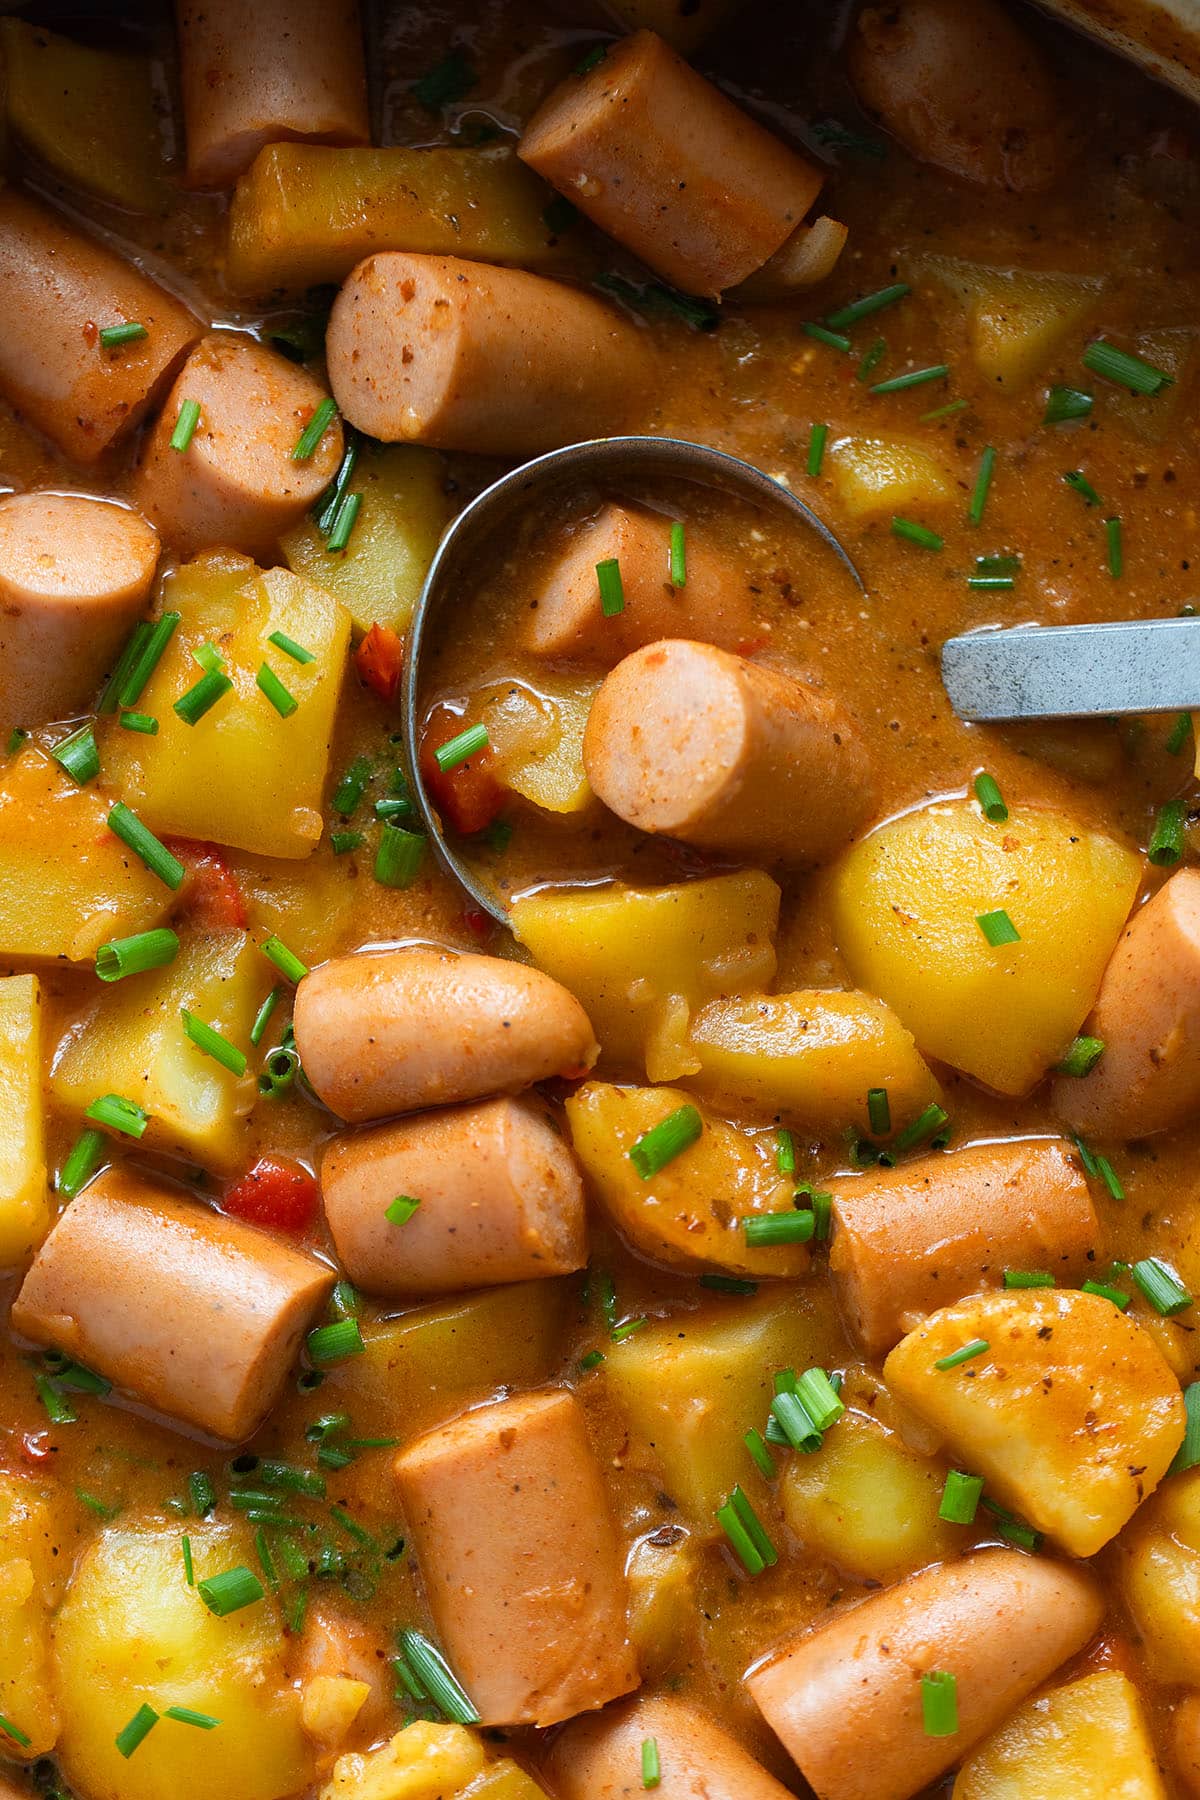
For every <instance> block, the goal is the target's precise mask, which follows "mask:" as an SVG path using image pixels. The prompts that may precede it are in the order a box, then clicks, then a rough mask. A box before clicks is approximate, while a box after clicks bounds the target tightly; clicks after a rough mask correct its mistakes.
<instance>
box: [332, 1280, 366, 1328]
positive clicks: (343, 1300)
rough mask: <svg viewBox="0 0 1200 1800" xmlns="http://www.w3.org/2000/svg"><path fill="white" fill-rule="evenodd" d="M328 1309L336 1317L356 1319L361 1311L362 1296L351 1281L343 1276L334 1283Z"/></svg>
mask: <svg viewBox="0 0 1200 1800" xmlns="http://www.w3.org/2000/svg"><path fill="white" fill-rule="evenodd" d="M329 1310H330V1312H332V1314H333V1316H334V1318H336V1319H357V1317H358V1315H359V1313H360V1312H361V1311H362V1297H361V1296H360V1294H359V1291H358V1289H357V1288H356V1287H355V1286H354V1283H353V1282H351V1281H347V1280H345V1278H343V1279H342V1280H341V1281H338V1282H335V1283H334V1288H333V1292H332V1294H330V1296H329Z"/></svg>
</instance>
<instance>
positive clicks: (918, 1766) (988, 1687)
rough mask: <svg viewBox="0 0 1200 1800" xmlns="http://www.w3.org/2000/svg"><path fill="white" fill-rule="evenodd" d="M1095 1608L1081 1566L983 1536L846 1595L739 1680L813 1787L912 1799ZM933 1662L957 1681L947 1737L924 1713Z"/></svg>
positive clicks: (1070, 1645)
mask: <svg viewBox="0 0 1200 1800" xmlns="http://www.w3.org/2000/svg"><path fill="white" fill-rule="evenodd" d="M1103 1611H1104V1602H1103V1599H1102V1597H1101V1595H1100V1592H1099V1590H1098V1588H1097V1587H1096V1585H1095V1583H1094V1582H1093V1581H1092V1579H1091V1577H1090V1576H1089V1575H1086V1574H1085V1573H1084V1572H1083V1570H1082V1569H1079V1568H1073V1567H1070V1566H1068V1565H1066V1564H1064V1563H1054V1562H1050V1561H1048V1560H1045V1559H1040V1558H1039V1559H1035V1558H1033V1557H1030V1556H1023V1555H1021V1553H1020V1552H1019V1551H1016V1550H980V1551H978V1552H976V1553H975V1554H974V1555H972V1556H964V1557H963V1558H962V1559H961V1561H959V1562H954V1563H941V1564H938V1565H936V1566H935V1567H933V1568H931V1569H925V1570H923V1571H922V1573H921V1574H919V1575H913V1576H911V1577H910V1578H909V1579H908V1580H907V1581H902V1582H900V1584H899V1585H898V1586H897V1587H892V1588H888V1589H886V1590H885V1591H884V1592H883V1593H880V1594H874V1595H872V1596H871V1598H870V1599H868V1600H864V1601H863V1602H862V1603H861V1604H860V1605H858V1606H852V1607H850V1608H848V1609H847V1610H846V1611H845V1612H843V1613H840V1614H839V1615H838V1617H837V1618H835V1619H833V1620H831V1622H830V1623H829V1624H828V1625H821V1626H818V1627H817V1629H816V1630H815V1631H811V1632H808V1633H807V1634H806V1635H805V1636H803V1637H800V1638H798V1639H796V1640H795V1642H793V1643H792V1644H790V1645H787V1646H785V1648H784V1649H782V1650H780V1651H779V1652H777V1653H776V1654H775V1655H773V1656H771V1657H769V1658H768V1659H767V1660H766V1661H765V1662H763V1663H760V1664H759V1666H758V1667H757V1668H756V1669H753V1670H751V1672H750V1674H749V1675H747V1677H746V1685H747V1687H748V1688H749V1690H750V1693H751V1696H752V1697H753V1699H754V1700H755V1702H756V1703H757V1705H758V1707H759V1709H760V1711H761V1712H762V1714H763V1717H764V1718H765V1719H766V1721H767V1723H768V1725H770V1727H771V1729H772V1730H773V1731H775V1732H777V1733H778V1735H779V1737H780V1738H782V1740H783V1742H784V1745H785V1746H786V1748H787V1750H788V1751H789V1753H790V1755H791V1756H792V1757H793V1759H794V1760H795V1762H796V1764H797V1766H798V1768H799V1769H800V1771H801V1773H802V1774H803V1776H804V1778H805V1780H806V1781H807V1782H809V1784H810V1785H811V1786H812V1787H813V1788H814V1789H815V1790H816V1792H817V1794H818V1795H819V1796H820V1800H910V1796H911V1795H913V1794H917V1793H920V1792H921V1791H922V1789H924V1788H925V1787H926V1786H927V1785H928V1784H930V1783H931V1782H933V1781H935V1780H936V1779H937V1777H938V1776H939V1775H942V1774H944V1773H945V1771H946V1770H947V1769H949V1768H951V1767H952V1766H953V1765H954V1764H955V1763H957V1762H959V1761H960V1760H961V1758H962V1757H963V1756H964V1755H965V1754H966V1752H967V1751H968V1750H970V1749H971V1747H972V1745H974V1744H977V1743H978V1742H979V1740H980V1739H981V1738H983V1737H986V1736H987V1734H988V1732H990V1731H994V1730H995V1728H996V1726H997V1725H999V1724H1000V1722H1001V1721H1002V1720H1003V1719H1004V1718H1006V1717H1007V1715H1008V1714H1009V1713H1010V1712H1011V1711H1012V1709H1013V1708H1014V1707H1015V1706H1016V1705H1017V1704H1018V1703H1019V1702H1020V1701H1022V1700H1023V1699H1024V1698H1025V1696H1026V1695H1027V1694H1029V1693H1031V1692H1032V1691H1033V1689H1034V1688H1035V1687H1037V1686H1039V1685H1040V1683H1041V1682H1043V1681H1045V1679H1046V1677H1047V1676H1048V1675H1050V1674H1052V1673H1053V1671H1054V1670H1055V1669H1057V1668H1058V1666H1059V1664H1060V1663H1063V1662H1065V1661H1066V1660H1067V1658H1068V1657H1069V1656H1073V1655H1074V1654H1075V1652H1076V1651H1077V1650H1080V1649H1082V1647H1083V1645H1084V1644H1085V1643H1086V1642H1087V1640H1088V1638H1090V1637H1091V1635H1092V1633H1093V1632H1094V1631H1095V1629H1096V1627H1097V1626H1098V1625H1099V1623H1100V1619H1101V1616H1102V1614H1103ZM935 1670H942V1671H945V1672H946V1673H947V1674H950V1675H953V1676H954V1678H955V1683H956V1698H957V1706H958V1730H957V1731H955V1732H953V1733H952V1734H951V1735H950V1736H948V1737H930V1736H928V1735H927V1734H926V1731H925V1728H924V1723H923V1716H922V1701H921V1677H922V1676H923V1675H925V1674H930V1673H932V1672H934V1671H935Z"/></svg>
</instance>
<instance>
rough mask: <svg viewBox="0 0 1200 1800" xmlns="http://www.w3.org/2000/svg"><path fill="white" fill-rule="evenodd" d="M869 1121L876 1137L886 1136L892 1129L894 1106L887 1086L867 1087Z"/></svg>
mask: <svg viewBox="0 0 1200 1800" xmlns="http://www.w3.org/2000/svg"><path fill="white" fill-rule="evenodd" d="M867 1123H868V1124H869V1126H870V1128H871V1132H872V1135H873V1136H875V1137H886V1136H887V1134H888V1132H889V1131H890V1130H891V1129H892V1107H891V1102H890V1101H889V1099H888V1091H887V1089H886V1088H868V1089H867Z"/></svg>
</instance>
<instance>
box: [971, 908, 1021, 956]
mask: <svg viewBox="0 0 1200 1800" xmlns="http://www.w3.org/2000/svg"><path fill="white" fill-rule="evenodd" d="M975 923H976V924H977V925H978V927H979V929H980V931H982V933H983V935H984V937H985V938H986V939H987V941H988V943H989V944H990V945H991V946H992V949H993V950H999V949H1000V948H1001V947H1002V946H1003V945H1005V944H1019V943H1020V941H1021V934H1020V932H1019V931H1018V930H1017V928H1016V926H1015V925H1014V924H1013V922H1012V920H1011V919H1010V918H1009V916H1008V914H1007V913H1006V912H1005V910H1004V908H1003V907H1002V906H1000V907H997V909H996V911H995V912H988V913H980V914H979V916H978V918H977V919H976V920H975Z"/></svg>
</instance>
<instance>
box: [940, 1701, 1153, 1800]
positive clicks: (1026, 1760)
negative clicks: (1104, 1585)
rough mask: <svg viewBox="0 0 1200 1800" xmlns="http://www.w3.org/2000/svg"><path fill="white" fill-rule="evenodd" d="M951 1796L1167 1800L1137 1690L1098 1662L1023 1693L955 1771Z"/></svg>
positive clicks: (964, 1799) (960, 1799)
mask: <svg viewBox="0 0 1200 1800" xmlns="http://www.w3.org/2000/svg"><path fill="white" fill-rule="evenodd" d="M953 1800H1167V1790H1166V1788H1165V1787H1164V1786H1163V1781H1162V1776H1161V1775H1160V1774H1159V1772H1158V1764H1157V1761H1156V1758H1155V1754H1154V1744H1153V1741H1152V1739H1151V1737H1150V1731H1149V1728H1148V1726H1147V1723H1146V1717H1145V1714H1144V1713H1143V1711H1142V1706H1141V1702H1140V1701H1139V1699H1138V1694H1137V1689H1136V1688H1135V1687H1134V1685H1133V1683H1132V1682H1131V1681H1130V1680H1129V1679H1128V1677H1127V1676H1125V1675H1121V1674H1119V1673H1118V1672H1117V1671H1116V1670H1115V1669H1104V1670H1101V1671H1100V1672H1099V1673H1097V1674H1095V1675H1085V1676H1084V1677H1083V1679H1082V1680H1080V1681H1071V1682H1068V1683H1067V1684H1066V1685H1065V1686H1064V1687H1058V1688H1054V1689H1053V1690H1052V1691H1051V1692H1050V1693H1048V1694H1041V1695H1039V1696H1038V1697H1037V1698H1036V1699H1033V1700H1027V1701H1026V1702H1025V1704H1024V1706H1021V1707H1018V1709H1017V1711H1016V1712H1015V1713H1013V1715H1012V1717H1011V1718H1010V1719H1008V1720H1007V1721H1006V1722H1005V1723H1004V1724H1003V1725H1002V1726H1001V1727H1000V1729H999V1731H997V1732H995V1733H993V1735H992V1736H991V1737H990V1738H987V1739H986V1740H985V1742H984V1743H983V1744H982V1745H981V1746H980V1748H979V1749H978V1750H976V1751H975V1753H974V1755H973V1756H972V1757H971V1758H970V1760H969V1761H968V1762H967V1763H966V1765H965V1766H964V1767H963V1768H962V1769H960V1770H959V1773H958V1775H957V1776H956V1778H955V1782H954V1794H953Z"/></svg>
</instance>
